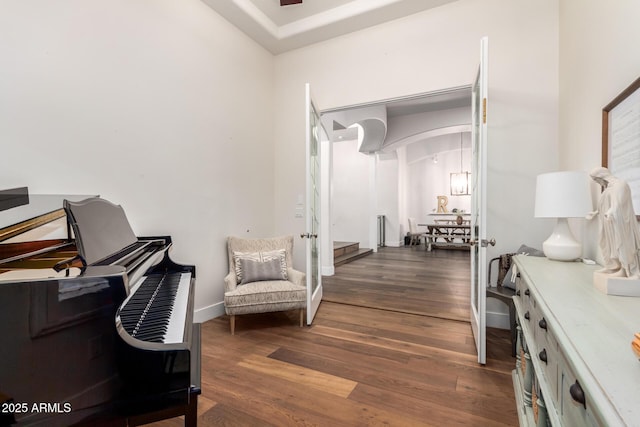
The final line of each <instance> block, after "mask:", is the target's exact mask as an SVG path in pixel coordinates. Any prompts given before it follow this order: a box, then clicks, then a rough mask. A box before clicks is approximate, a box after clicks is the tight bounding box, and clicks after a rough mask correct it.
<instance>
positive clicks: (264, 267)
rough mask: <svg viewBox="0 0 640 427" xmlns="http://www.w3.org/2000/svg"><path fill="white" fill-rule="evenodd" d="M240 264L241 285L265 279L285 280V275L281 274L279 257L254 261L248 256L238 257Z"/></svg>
mask: <svg viewBox="0 0 640 427" xmlns="http://www.w3.org/2000/svg"><path fill="white" fill-rule="evenodd" d="M240 265H241V268H242V281H241V282H240V284H241V285H244V284H245V283H251V282H262V281H265V280H287V278H286V275H285V274H283V271H282V268H281V265H280V260H279V259H271V260H268V261H254V260H252V259H248V258H240Z"/></svg>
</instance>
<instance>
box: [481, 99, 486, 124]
mask: <svg viewBox="0 0 640 427" xmlns="http://www.w3.org/2000/svg"><path fill="white" fill-rule="evenodd" d="M482 124H485V125H486V124H487V98H482Z"/></svg>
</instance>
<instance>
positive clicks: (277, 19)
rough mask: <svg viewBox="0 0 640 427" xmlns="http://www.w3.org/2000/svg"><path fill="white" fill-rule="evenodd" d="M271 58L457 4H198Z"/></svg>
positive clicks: (315, 0)
mask: <svg viewBox="0 0 640 427" xmlns="http://www.w3.org/2000/svg"><path fill="white" fill-rule="evenodd" d="M202 1H203V2H204V3H205V4H207V5H208V6H209V7H211V8H212V9H213V10H215V11H216V12H217V13H218V14H220V15H221V16H222V17H224V18H225V19H227V20H228V21H229V22H230V23H232V24H233V25H235V26H236V27H238V28H239V29H240V30H242V31H243V32H244V33H246V34H247V35H248V36H249V37H251V38H252V39H253V40H255V41H256V42H257V43H259V44H260V45H262V46H263V47H265V48H266V49H267V50H269V51H270V52H271V53H273V54H279V53H283V52H286V51H288V50H292V49H297V48H299V47H303V46H307V45H310V44H313V43H317V42H321V41H324V40H328V39H331V38H333V37H337V36H340V35H343V34H347V33H350V32H353V31H358V30H362V29H364V28H367V27H371V26H374V25H378V24H382V23H384V22H387V21H391V20H394V19H398V18H402V17H405V16H408V15H412V14H414V13H417V12H422V11H424V10H427V9H431V8H434V7H438V6H441V5H443V4H447V3H452V2H454V1H457V0H303V3H302V4H294V5H290V6H280V0H202Z"/></svg>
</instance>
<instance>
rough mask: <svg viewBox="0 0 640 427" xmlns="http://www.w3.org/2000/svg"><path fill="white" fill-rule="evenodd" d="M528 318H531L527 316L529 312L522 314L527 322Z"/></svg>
mask: <svg viewBox="0 0 640 427" xmlns="http://www.w3.org/2000/svg"><path fill="white" fill-rule="evenodd" d="M530 317H531V316H530V315H529V312H528V311H527V312H526V313H525V314H524V318H525V319H527V320H529V318H530Z"/></svg>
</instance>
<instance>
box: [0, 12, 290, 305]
mask: <svg viewBox="0 0 640 427" xmlns="http://www.w3.org/2000/svg"><path fill="white" fill-rule="evenodd" d="M0 58H2V59H1V61H2V64H1V66H0V76H1V77H0V141H2V142H1V143H2V157H0V183H1V184H0V187H2V188H10V187H14V186H22V185H27V186H29V188H30V190H31V191H32V192H35V193H63V194H73V193H76V194H96V193H97V194H100V195H102V196H103V197H105V198H108V199H110V200H112V201H113V202H115V203H119V204H122V205H123V207H124V209H125V211H126V212H127V214H128V216H129V219H130V221H131V223H132V226H133V229H134V231H135V232H136V234H138V235H157V234H169V235H171V236H172V237H173V240H174V247H173V250H172V257H173V259H175V260H176V261H179V262H182V263H187V264H195V265H196V268H197V290H196V310H200V311H198V313H199V315H200V316H204V317H210V316H212V315H215V314H216V313H221V312H222V308H223V306H222V297H223V291H224V289H223V277H224V276H225V275H226V273H227V270H228V267H227V256H226V248H225V238H226V236H228V235H232V234H233V235H242V236H247V235H249V236H264V235H271V234H272V233H273V194H274V193H273V184H274V181H273V155H274V148H273V120H272V119H273V118H272V117H270V116H269V115H268V114H265V111H271V110H272V107H273V99H274V97H273V96H274V95H273V90H274V87H273V77H274V76H273V57H272V55H270V54H269V53H268V52H266V51H265V50H264V49H262V48H261V47H259V46H258V45H257V44H255V43H254V42H253V41H251V40H250V39H248V38H247V37H246V36H244V35H243V34H241V33H240V32H239V31H238V30H237V29H236V28H235V27H232V26H231V25H230V24H228V23H227V21H225V20H224V19H222V18H221V17H219V16H218V15H216V14H215V13H214V12H213V11H212V10H211V9H210V8H209V7H207V6H206V5H205V4H204V3H202V2H200V1H199V0H181V1H179V2H176V1H171V0H138V1H135V2H131V1H128V0H112V1H93V2H87V1H81V0H59V1H55V2H42V1H35V0H4V1H2V2H1V3H0ZM301 107H302V106H301Z"/></svg>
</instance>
